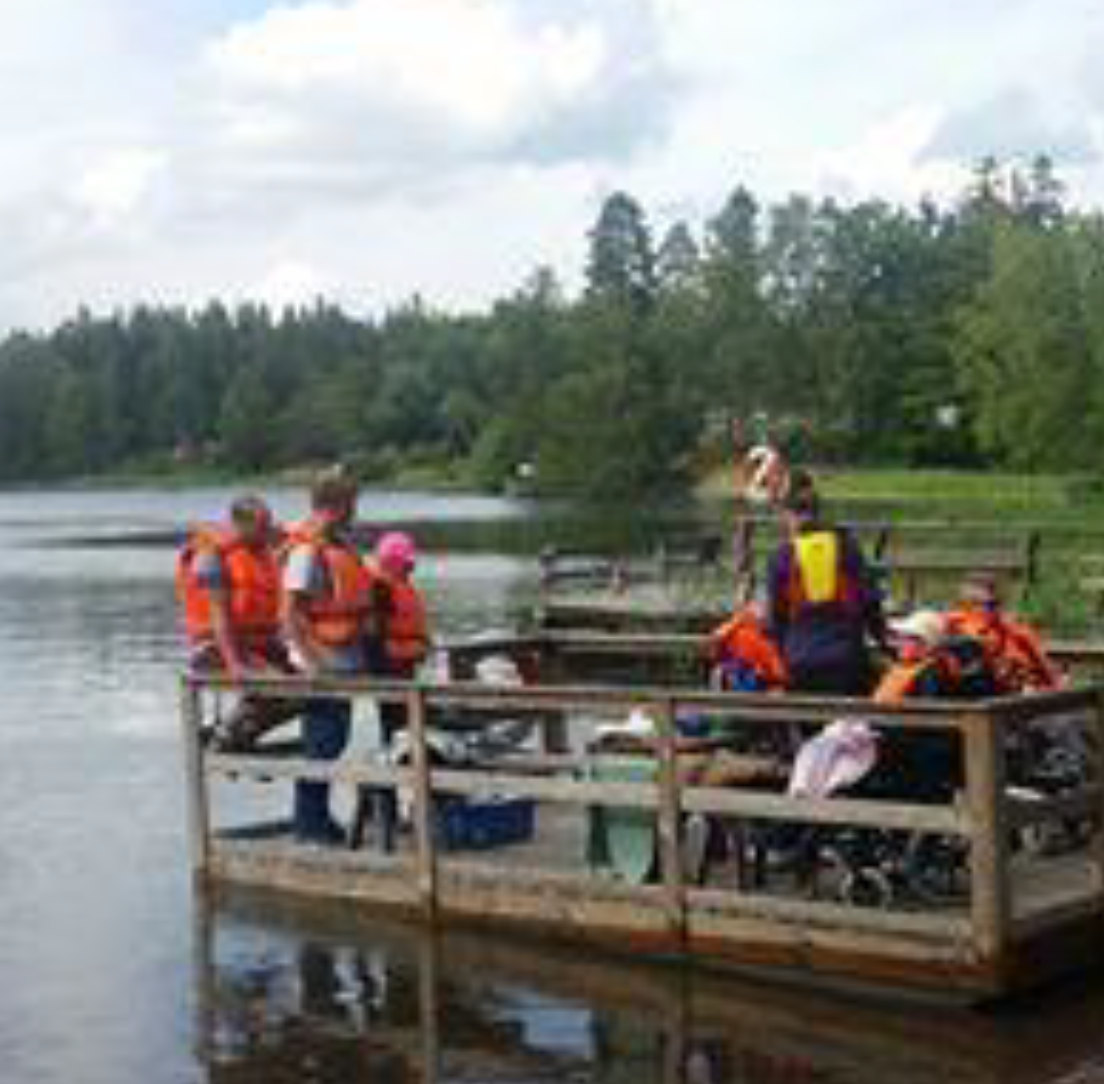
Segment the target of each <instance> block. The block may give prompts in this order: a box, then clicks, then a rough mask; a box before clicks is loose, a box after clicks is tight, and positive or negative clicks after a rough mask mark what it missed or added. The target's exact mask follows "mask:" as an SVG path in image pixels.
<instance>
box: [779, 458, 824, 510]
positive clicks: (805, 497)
mask: <svg viewBox="0 0 1104 1084" xmlns="http://www.w3.org/2000/svg"><path fill="white" fill-rule="evenodd" d="M782 506H783V508H785V509H786V511H787V512H792V513H793V514H794V515H795V516H800V517H801V518H802V519H816V518H817V517H818V516H819V515H820V496H819V495H818V494H817V491H816V483H815V482H814V481H813V476H812V475H811V474H810V473H809V472H808V471H807V470H803V469H800V468H799V469H797V470H795V471H793V473H792V474H791V475H790V488H789V490H788V491H787V493H786V499H785V501H784V502H783V505H782Z"/></svg>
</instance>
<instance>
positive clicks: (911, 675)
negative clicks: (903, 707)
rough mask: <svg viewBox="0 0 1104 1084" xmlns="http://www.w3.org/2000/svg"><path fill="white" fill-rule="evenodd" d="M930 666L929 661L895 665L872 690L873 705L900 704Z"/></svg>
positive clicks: (908, 695) (910, 693)
mask: <svg viewBox="0 0 1104 1084" xmlns="http://www.w3.org/2000/svg"><path fill="white" fill-rule="evenodd" d="M931 664H932V660H931V659H920V660H918V661H916V662H899V663H896V664H895V665H894V666H892V667H891V668H890V669H889V671H888V672H887V673H886V674H885V675H884V676H883V678H882V680H881V681H879V682H878V687H877V689H875V690H874V703H875V704H900V703H901V701H902V700H906V699H907V698H908V697H910V696H911V695H912V693H913V691H914V690H915V688H916V685H917V683H918V682H919V680H920V678H921V676H922V675H923V674H924V673H925V672H926V671H927V670H928V668H929V667H930V666H931Z"/></svg>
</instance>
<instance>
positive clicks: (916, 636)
mask: <svg viewBox="0 0 1104 1084" xmlns="http://www.w3.org/2000/svg"><path fill="white" fill-rule="evenodd" d="M945 628H946V626H945V622H944V619H943V615H942V614H941V613H939V612H937V611H936V610H916V611H915V612H914V613H911V614H909V615H908V617H903V618H901V619H899V620H897V621H891V622H890V625H889V630H890V632H891V633H892V634H893V640H894V645H895V647H896V649H897V655H898V657H899V658H900V659H902V660H903V661H904V662H911V661H914V660H916V659H919V658H923V657H924V656H925V655H927V654H928V653H929V652H931V651H934V650H935V649H936V648H937V647H938V646H939V644H940V643H941V642H942V640H943V636H944V633H945Z"/></svg>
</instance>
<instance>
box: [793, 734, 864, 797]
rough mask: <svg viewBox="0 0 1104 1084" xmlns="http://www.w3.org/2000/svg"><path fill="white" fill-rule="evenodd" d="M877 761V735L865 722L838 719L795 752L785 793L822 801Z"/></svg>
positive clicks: (859, 776)
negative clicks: (795, 755) (821, 799)
mask: <svg viewBox="0 0 1104 1084" xmlns="http://www.w3.org/2000/svg"><path fill="white" fill-rule="evenodd" d="M877 759H878V735H877V734H876V733H875V732H874V731H873V730H871V729H870V727H869V726H867V725H866V723H860V722H855V721H852V720H847V719H841V720H839V721H837V722H835V723H832V724H831V725H829V726H827V727H825V728H824V729H823V730H822V731H821V732H820V733H819V734H817V735H816V737H814V738H810V739H809V740H808V741H807V742H805V743H804V744H803V745H802V746H801V748H800V749H798V751H797V757H796V758H795V760H794V766H793V771H792V772H791V773H790V782H789V786H788V787H787V788H786V791H787V793H788V794H791V795H795V796H797V797H802V798H826V797H828V796H829V795H830V794H834V793H835V792H836V791H838V790H841V789H842V788H844V787H849V786H851V785H852V784H853V783H857V782H858V781H859V780H860V779H862V778H863V776H864V775H866V774H867V772H869V771H870V769H871V768H873V767H874V764H875V762H876V761H877Z"/></svg>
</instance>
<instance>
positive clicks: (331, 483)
mask: <svg viewBox="0 0 1104 1084" xmlns="http://www.w3.org/2000/svg"><path fill="white" fill-rule="evenodd" d="M310 496H311V511H312V512H313V513H314V515H315V516H317V517H318V518H319V519H322V520H324V521H326V522H327V523H333V524H336V525H337V526H344V525H345V524H347V523H349V522H350V521H351V520H352V518H353V516H354V515H355V513H356V503H357V484H356V480H355V479H354V478H352V477H351V476H350V475H349V474H347V473H346V472H345V471H344V470H343V469H342V468H340V467H331V468H329V469H328V470H324V471H322V473H321V474H319V475H318V476H317V477H316V478H315V480H314V483H313V485H312V486H311V494H310Z"/></svg>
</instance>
